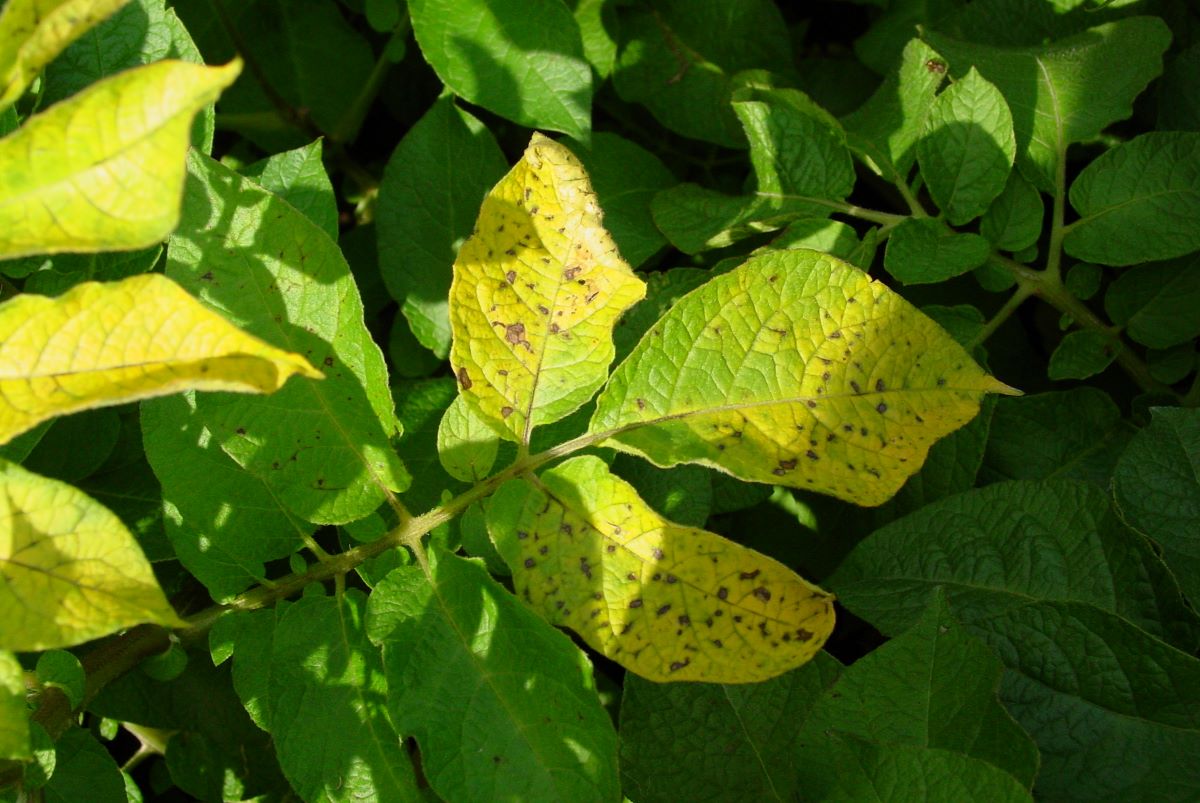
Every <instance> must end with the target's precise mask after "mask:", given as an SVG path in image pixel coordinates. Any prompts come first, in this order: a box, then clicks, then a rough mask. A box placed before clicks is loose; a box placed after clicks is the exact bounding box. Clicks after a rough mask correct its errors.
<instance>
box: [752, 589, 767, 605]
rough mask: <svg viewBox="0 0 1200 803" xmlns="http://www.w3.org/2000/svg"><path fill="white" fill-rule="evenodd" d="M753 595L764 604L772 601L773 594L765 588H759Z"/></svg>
mask: <svg viewBox="0 0 1200 803" xmlns="http://www.w3.org/2000/svg"><path fill="white" fill-rule="evenodd" d="M751 593H753V594H754V596H756V597H758V598H759V599H761V600H762V601H763V602H770V601H771V592H770V591H768V590H767V589H766V587H765V586H759V587H758V588H756V589H754V591H753V592H751Z"/></svg>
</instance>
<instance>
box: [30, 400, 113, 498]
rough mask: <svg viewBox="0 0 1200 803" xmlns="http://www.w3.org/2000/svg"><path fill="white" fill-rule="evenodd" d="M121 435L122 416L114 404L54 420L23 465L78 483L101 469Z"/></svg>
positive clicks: (35, 471) (49, 475) (42, 473)
mask: <svg viewBox="0 0 1200 803" xmlns="http://www.w3.org/2000/svg"><path fill="white" fill-rule="evenodd" d="M120 436H121V416H120V415H119V414H118V413H117V411H116V410H114V409H112V408H111V407H107V408H101V409H99V410H88V411H86V412H82V413H77V414H75V415H71V416H66V417H64V418H56V419H54V425H53V426H52V427H50V431H49V432H47V433H46V435H45V437H43V438H42V439H41V440H40V441H38V445H37V446H36V447H35V448H34V450H33V451H32V452H31V453H30V454H29V457H28V458H26V459H25V460H22V461H21V465H23V466H24V467H25V468H27V469H29V470H30V471H32V472H34V473H35V474H41V475H42V476H44V477H50V478H52V479H56V480H62V481H63V482H70V483H78V482H79V481H80V480H83V479H85V478H87V477H88V476H89V475H91V473H92V472H93V471H95V470H96V469H98V468H100V466H101V465H102V464H103V463H104V461H105V460H107V459H108V457H109V455H111V454H112V451H113V449H114V448H115V447H116V445H117V439H118V438H120Z"/></svg>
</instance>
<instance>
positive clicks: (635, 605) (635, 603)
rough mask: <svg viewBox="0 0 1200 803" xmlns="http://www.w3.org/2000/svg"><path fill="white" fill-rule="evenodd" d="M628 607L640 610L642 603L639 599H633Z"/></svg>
mask: <svg viewBox="0 0 1200 803" xmlns="http://www.w3.org/2000/svg"><path fill="white" fill-rule="evenodd" d="M629 607H630V608H640V607H642V601H641V600H640V599H635V600H634V601H633V602H631V603H629Z"/></svg>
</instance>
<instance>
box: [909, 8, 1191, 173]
mask: <svg viewBox="0 0 1200 803" xmlns="http://www.w3.org/2000/svg"><path fill="white" fill-rule="evenodd" d="M924 38H925V40H926V41H927V42H928V43H929V44H930V45H931V46H932V47H934V48H936V49H937V52H939V53H941V54H942V55H943V56H944V57H945V58H946V61H948V62H949V63H950V71H951V73H952V74H953V75H954V76H956V77H957V76H962V75H965V74H966V73H967V71H968V70H970V69H971V68H972V67H974V68H975V69H976V70H978V71H979V74H980V75H982V76H983V77H984V78H986V79H987V80H988V81H990V82H991V83H993V84H994V85H995V86H996V87H997V88H998V89H999V90H1000V92H1001V93H1003V95H1004V98H1005V100H1007V101H1008V106H1009V108H1010V109H1011V111H1012V116H1013V129H1014V131H1015V134H1016V141H1017V164H1018V166H1019V167H1020V168H1021V172H1022V173H1024V174H1025V177H1026V178H1027V179H1029V180H1030V181H1031V182H1033V184H1034V185H1035V186H1036V187H1038V189H1041V190H1044V191H1046V192H1053V190H1054V187H1055V184H1056V178H1055V175H1056V171H1057V170H1058V169H1059V168H1060V167H1061V166H1062V164H1063V159H1064V156H1065V154H1066V150H1067V146H1068V145H1070V144H1072V143H1074V142H1084V141H1086V140H1090V139H1092V138H1093V137H1095V136H1096V135H1097V134H1099V133H1100V132H1101V131H1102V130H1103V129H1104V128H1105V127H1106V126H1108V125H1109V124H1110V123H1113V122H1116V121H1117V120H1123V119H1125V118H1126V117H1128V116H1129V115H1130V114H1131V113H1132V112H1133V99H1134V98H1135V97H1137V96H1138V94H1140V93H1141V91H1142V90H1143V89H1145V88H1146V85H1147V84H1148V83H1149V82H1150V81H1151V80H1152V79H1153V78H1155V77H1156V76H1157V75H1158V74H1159V73H1160V72H1161V71H1162V54H1163V51H1165V50H1166V49H1167V45H1168V43H1169V42H1170V40H1171V34H1170V32H1169V31H1168V30H1167V26H1166V25H1165V24H1164V23H1163V21H1162V20H1161V19H1158V18H1156V17H1130V18H1128V19H1123V20H1118V21H1116V22H1110V23H1106V24H1103V25H1097V26H1096V27H1094V28H1091V29H1090V30H1088V31H1085V32H1083V33H1079V34H1076V35H1073V36H1068V37H1066V38H1063V39H1059V40H1057V41H1054V42H1051V43H1049V44H1044V45H1043V44H1038V45H1033V46H1028V47H997V46H992V45H982V44H975V43H972V42H966V41H960V40H958V39H954V38H951V37H949V36H944V35H942V34H939V33H934V32H932V31H930V32H926V33H925V34H924Z"/></svg>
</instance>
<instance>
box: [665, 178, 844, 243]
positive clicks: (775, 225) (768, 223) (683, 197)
mask: <svg viewBox="0 0 1200 803" xmlns="http://www.w3.org/2000/svg"><path fill="white" fill-rule="evenodd" d="M650 212H651V214H652V215H653V216H654V224H655V225H656V226H657V227H658V229H659V231H661V232H662V233H663V235H664V236H665V237H666V238H667V239H668V240H669V241H670V242H671V245H673V246H675V247H676V248H678V249H679V250H680V251H683V252H684V253H685V254H698V253H700V252H701V251H707V250H710V249H713V248H724V247H725V246H727V245H732V244H733V243H735V242H737V241H738V240H744V239H745V238H747V237H751V236H753V235H755V234H761V233H763V232H768V231H775V230H776V229H780V228H783V227H784V226H785V225H787V224H788V223H789V222H791V221H793V220H795V219H796V218H798V217H814V216H815V217H820V216H821V215H824V214H826V213H828V212H829V208H828V207H826V206H824V205H822V204H820V203H819V202H818V201H817V200H816V199H812V198H798V197H797V198H791V197H782V196H778V195H776V196H770V195H726V194H725V193H722V192H716V191H715V190H710V189H706V188H704V187H701V186H699V185H697V184H680V185H679V186H677V187H672V188H671V189H669V190H663V191H662V192H660V193H658V194H657V195H655V196H654V200H653V201H651V203H650Z"/></svg>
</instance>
